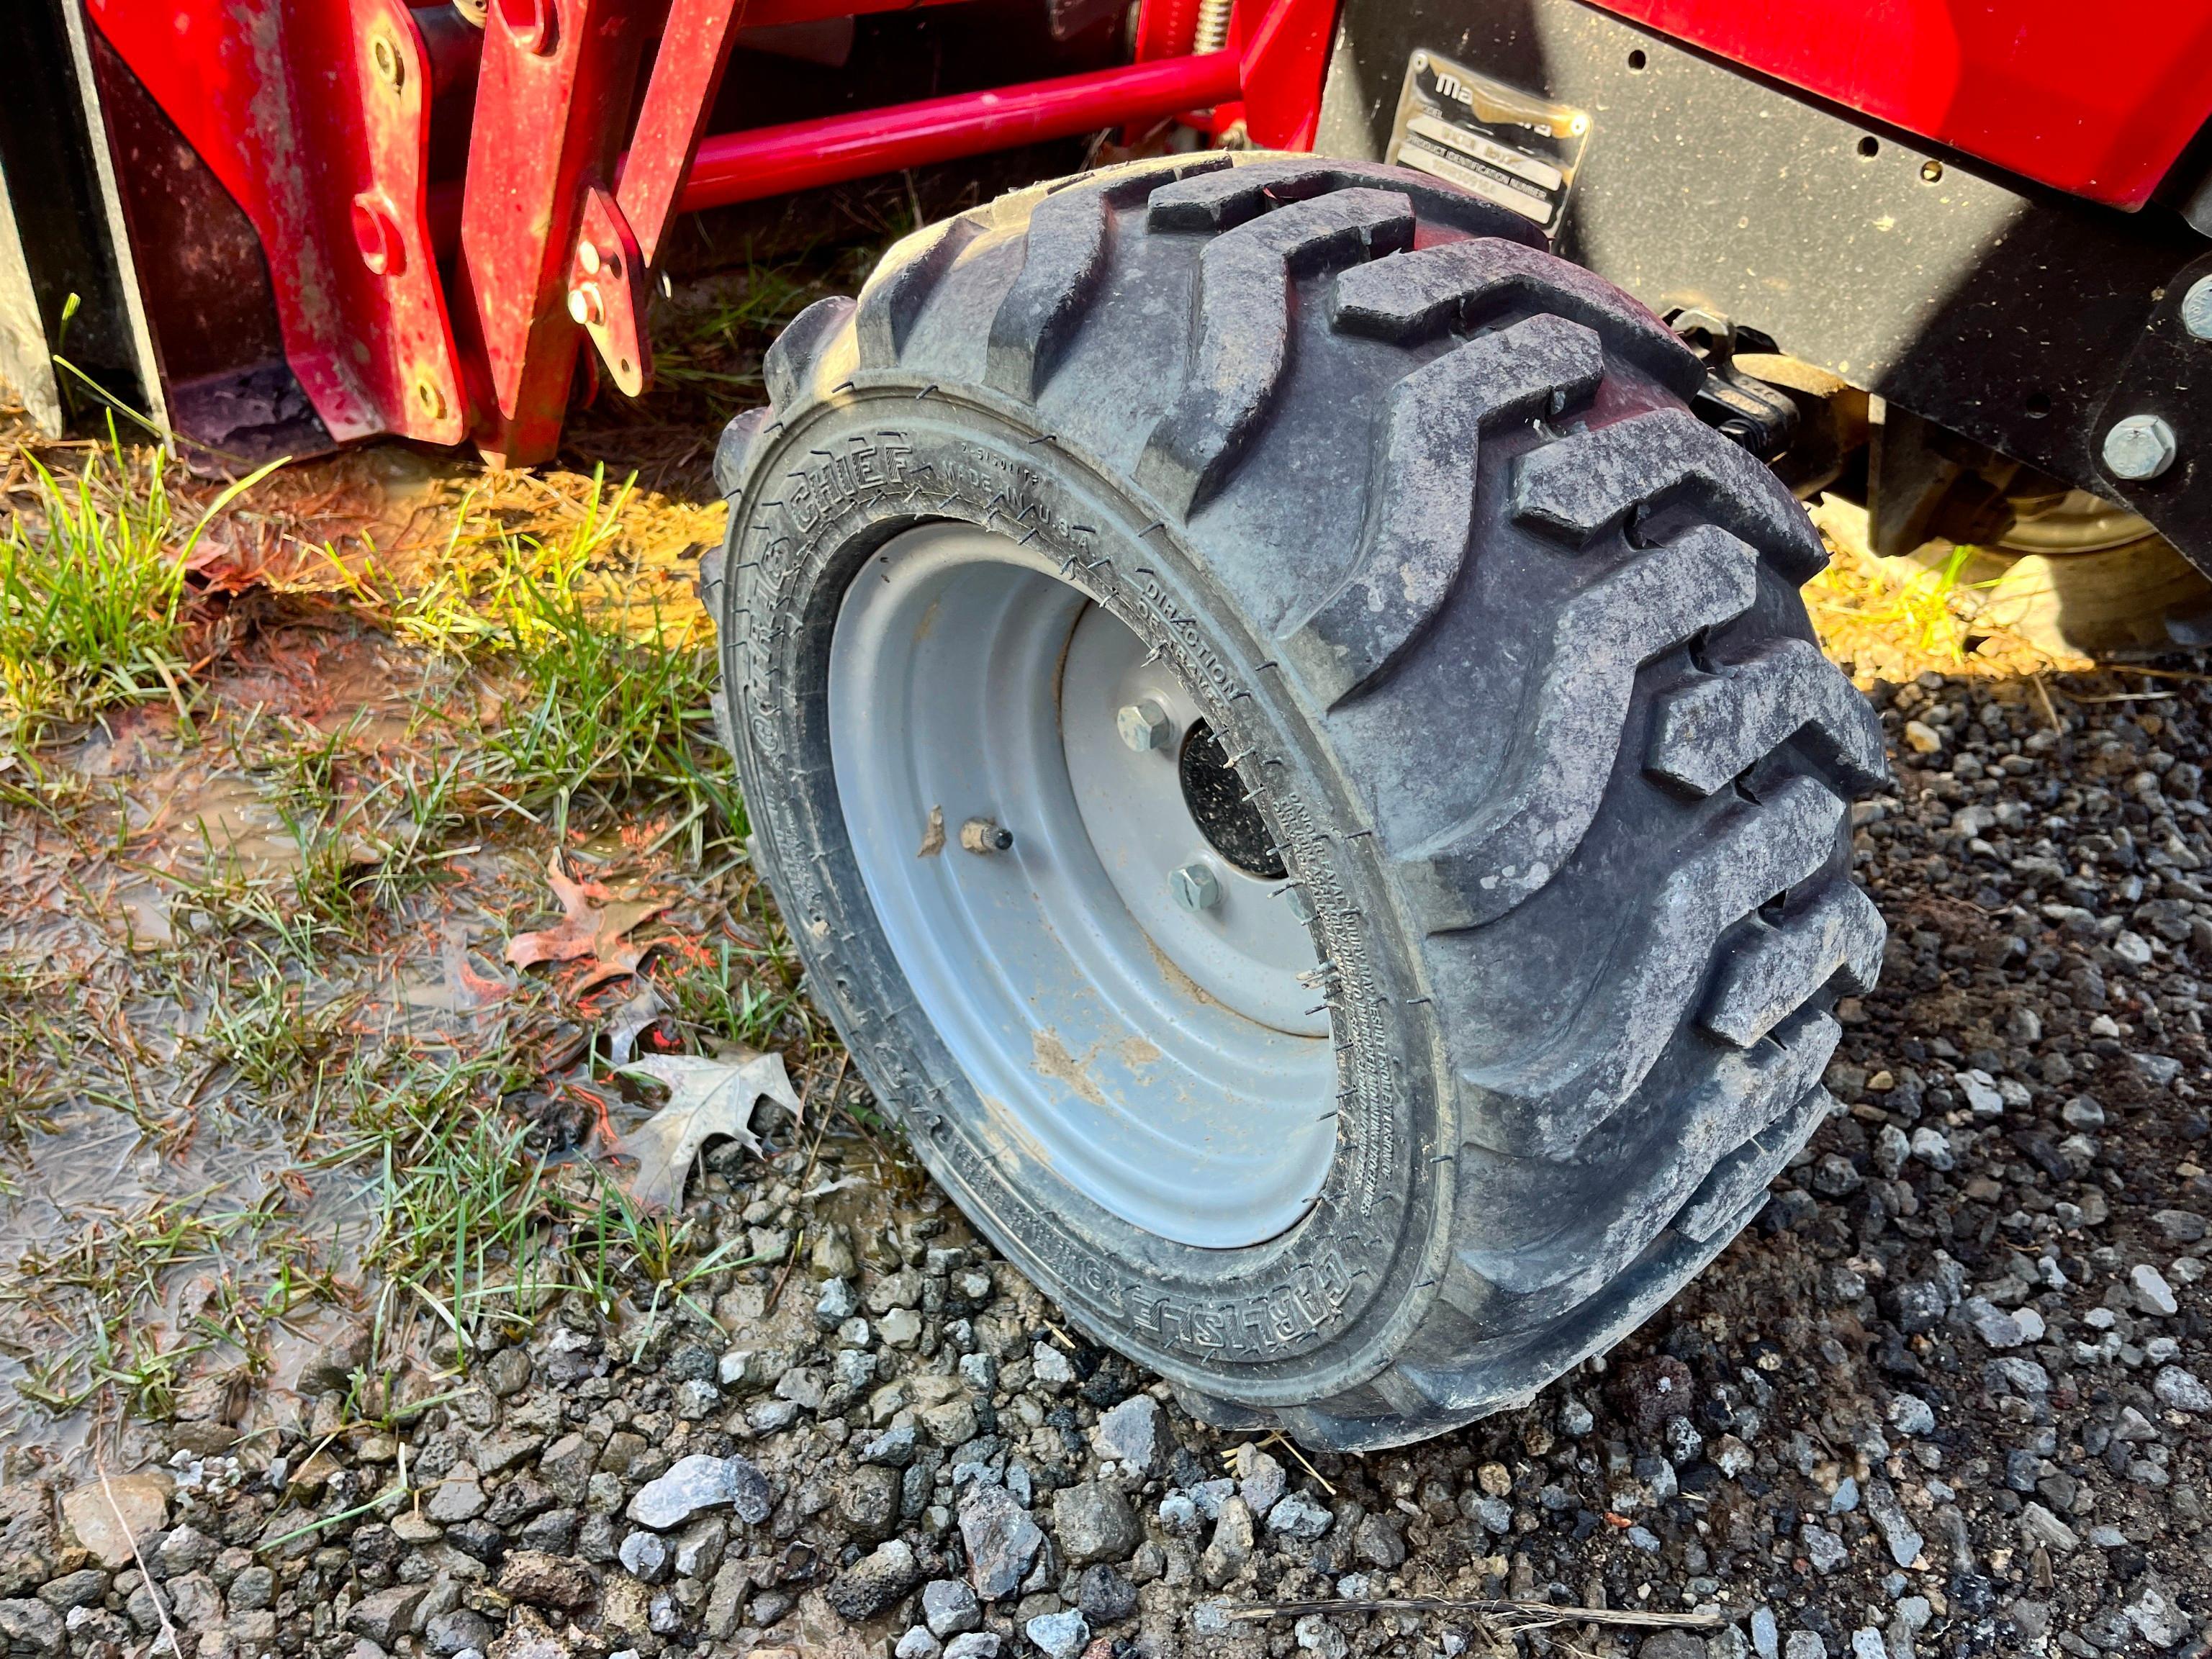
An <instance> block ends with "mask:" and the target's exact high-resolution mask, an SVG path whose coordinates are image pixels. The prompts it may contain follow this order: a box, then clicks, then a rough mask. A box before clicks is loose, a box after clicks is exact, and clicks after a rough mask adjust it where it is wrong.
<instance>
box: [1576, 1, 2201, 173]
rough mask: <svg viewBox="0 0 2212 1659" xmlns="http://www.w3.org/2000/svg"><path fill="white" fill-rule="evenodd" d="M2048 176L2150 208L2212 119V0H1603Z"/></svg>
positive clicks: (1915, 129)
mask: <svg viewBox="0 0 2212 1659" xmlns="http://www.w3.org/2000/svg"><path fill="white" fill-rule="evenodd" d="M1596 3H1598V4H1601V5H1602V6H1603V7H1604V8H1605V9H1607V10H1608V11H1611V12H1615V13H1618V14H1619V15H1621V16H1624V17H1630V18H1633V19H1635V20H1636V21H1638V22H1642V23H1646V24H1649V25H1650V27H1653V28H1655V29H1657V30H1659V31H1661V32H1662V33H1666V34H1670V35H1673V36H1674V37H1676V38H1677V39H1679V40H1686V41H1688V42H1689V43H1690V44H1691V45H1692V46H1702V47H1704V48H1705V50H1707V51H1709V52H1715V53H1717V54H1718V55H1720V56H1721V57H1723V58H1728V59H1729V60H1730V61H1731V62H1734V63H1737V64H1742V65H1743V66H1744V67H1746V68H1747V69H1753V70H1759V71H1760V72H1762V73H1764V74H1766V75H1771V76H1774V77H1776V78H1777V79H1778V80H1782V81H1786V82H1789V83H1790V85H1792V86H1795V87H1801V88H1804V89H1805V90H1806V91H1808V92H1811V93H1816V94H1819V95H1820V96H1821V97H1823V98H1828V99H1832V100H1834V101H1835V102H1837V103H1839V104H1842V105H1844V106H1847V107H1849V108H1851V109H1854V110H1857V111H1859V112H1861V113H1863V114H1865V115H1869V116H1871V117H1873V118H1875V119H1876V120H1879V121H1882V122H1886V123H1887V124H1889V125H1893V126H1897V127H1902V128H1903V129H1905V131H1908V132H1911V133H1914V134H1917V135H1918V136H1919V137H1923V138H1927V139H1930V140H1932V141H1934V142H1935V143H1938V144H1942V145H1944V146H1946V147H1948V148H1950V149H1957V150H1961V151H1963V152H1965V153H1966V155H1972V156H1976V157H1978V158H1979V159H1980V160H1982V161H1988V162H1990V163H1992V164H1994V165H1996V166H1997V167H2004V168H2006V169H2008V171H2010V172H2014V173H2021V174H2024V175H2025V176H2027V178H2030V179H2035V180H2037V181H2038V182H2039V183H2041V184H2045V185H2051V186H2053V187H2054V188H2056V189H2058V190H2063V191H2070V192H2072V193H2073V194H2075V195H2077V196H2087V197H2090V198H2091V199H2092V200H2093V201H2099V202H2107V203H2110V204H2112V205H2113V206H2115V207H2124V208H2136V207H2141V206H2142V204H2144V203H2145V202H2147V201H2148V200H2149V199H2150V193H2151V191H2153V190H2154V188H2155V187H2156V186H2157V185H2158V183H2159V181H2160V179H2162V178H2164V177H2165V176H2166V172H2167V170H2168V169H2169V168H2170V167H2172V165H2173V163H2174V161H2176V160H2177V159H2178V158H2179V156H2180V155H2181V152H2182V149H2183V147H2184V146H2185V145H2186V144H2187V143H2189V141H2190V140H2191V138H2193V137H2195V136H2196V135H2197V131H2198V130H2199V129H2200V128H2202V127H2203V125H2205V123H2206V121H2207V119H2208V118H2212V0H2110V3H2107V4H2105V5H2101V6H2098V7H2095V8H2093V9H2089V8H2084V7H2083V6H2081V5H2080V4H2078V3H2075V0H1788V3H1785V4H1779V5H1777V4H1764V5H1753V4H1748V3H1746V0H1596Z"/></svg>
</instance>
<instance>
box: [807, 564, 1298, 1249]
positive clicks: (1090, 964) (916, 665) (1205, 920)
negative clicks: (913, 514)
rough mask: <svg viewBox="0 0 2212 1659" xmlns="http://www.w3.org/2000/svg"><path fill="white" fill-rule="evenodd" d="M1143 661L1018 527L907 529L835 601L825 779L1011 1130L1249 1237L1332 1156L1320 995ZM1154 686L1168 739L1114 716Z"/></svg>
mask: <svg viewBox="0 0 2212 1659" xmlns="http://www.w3.org/2000/svg"><path fill="white" fill-rule="evenodd" d="M1145 658H1146V652H1145V650H1144V647H1142V646H1141V645H1140V644H1139V641H1138V640H1137V638H1136V636H1135V635H1133V634H1132V633H1131V632H1130V631H1129V630H1128V629H1127V628H1126V627H1125V626H1124V625H1123V624H1122V623H1121V622H1120V621H1119V620H1117V619H1116V618H1115V617H1113V616H1111V615H1110V614H1109V613H1108V612H1107V611H1104V610H1103V609H1102V608H1101V607H1099V606H1097V605H1094V604H1092V603H1091V601H1090V600H1089V599H1088V598H1087V597H1086V596H1085V594H1083V593H1082V592H1080V591H1079V590H1078V589H1077V588H1075V587H1073V586H1070V585H1069V584H1067V583H1066V582H1064V581H1062V580H1060V578H1059V576H1058V574H1056V572H1055V570H1054V567H1053V565H1052V564H1051V562H1049V561H1047V560H1045V559H1043V558H1042V557H1041V556H1035V555H1032V554H1030V552H1028V551H1026V550H1024V549H1022V548H1020V547H1018V545H1017V544H1014V543H1013V542H1012V541H1011V540H1010V539H1008V538H1003V537H999V536H994V535H990V534H987V533H986V532H980V531H976V530H973V529H969V528H967V527H965V526H950V525H932V526H925V527H923V528H921V529H918V530H913V531H908V532H905V533H904V534H902V535H901V536H899V537H897V538H895V539H894V540H892V541H891V542H890V543H889V544H886V545H885V546H884V548H883V549H882V550H880V551H879V552H878V553H877V554H876V555H875V556H873V557H872V558H871V559H870V561H869V562H868V563H867V564H866V566H865V567H864V568H862V570H861V571H860V574H859V575H858V576H857V577H856V578H855V579H854V582H853V585H852V586H851V587H850V588H849V589H848V591H847V593H846V596H845V599H844V601H843V604H842V607H841V609H840V611H839V614H838V618H837V624H836V633H835V635H833V636H832V639H831V643H830V656H829V737H830V758H831V763H832V768H833V770H834V772H835V775H836V783H837V793H838V799H839V801H840V804H841V805H842V810H843V812H844V817H845V827H846V830H847V833H848V836H850V839H851V843H852V847H853V852H854V858H855V860H856V861H857V862H858V864H859V866H860V877H861V881H862V884H864V885H865V887H866V890H867V893H868V897H869V899H870V901H871V902H872V904H873V906H874V908H875V912H876V915H877V918H878V921H879V922H880V923H881V925H882V927H883V931H884V937H885V939H886V942H887V943H888V945H889V946H890V952H891V954H892V956H893V957H894V958H895V959H896V962H897V963H898V965H899V968H900V969H901V970H902V973H903V974H904V975H905V977H906V980H907V983H908V986H909V987H911V989H912V991H913V993H914V996H915V1001H916V1002H917V1003H918V1004H919V1005H920V1006H921V1011H922V1012H924V1013H925V1014H926V1015H927V1017H928V1018H929V1020H930V1022H931V1024H932V1025H933V1027H934V1029H935V1030H936V1033H937V1035H938V1036H939V1039H940V1040H941V1041H942V1042H944V1043H945V1047H946V1048H948V1049H949V1050H950V1051H951V1056H952V1058H953V1060H955V1061H956V1062H957V1064H958V1065H959V1066H960V1068H961V1070H962V1071H963V1073H965V1075H966V1076H967V1078H968V1079H969V1082H970V1083H971V1084H972V1085H974V1087H975V1093H976V1095H977V1097H978V1098H979V1099H980V1101H981V1105H982V1108H983V1110H984V1112H985V1114H986V1115H987V1120H988V1121H989V1123H990V1125H991V1126H993V1127H994V1128H995V1130H996V1131H997V1132H998V1133H1002V1134H1003V1135H1004V1137H1005V1138H1006V1139H1005V1143H1004V1144H1005V1145H1006V1146H1008V1147H1009V1148H1010V1149H1011V1148H1018V1149H1020V1151H1021V1152H1023V1153H1024V1154H1026V1155H1027V1156H1028V1157H1029V1158H1032V1159H1035V1160H1037V1161H1041V1162H1042V1163H1043V1164H1046V1165H1047V1166H1048V1168H1050V1169H1051V1170H1053V1171H1054V1173H1055V1174H1056V1175H1058V1176H1060V1178H1061V1179H1063V1180H1064V1181H1066V1182H1067V1183H1068V1185H1069V1186H1070V1187H1072V1188H1074V1189H1075V1191H1076V1192H1078V1193H1079V1194H1081V1195H1082V1196H1083V1197H1085V1198H1086V1199H1088V1200H1091V1202H1092V1203H1094V1204H1096V1205H1097V1206H1099V1207H1100V1208H1102V1209H1103V1210H1105V1211H1107V1212H1110V1213H1111V1214H1113V1215H1115V1216H1118V1217H1120V1218H1121V1219H1123V1220H1124V1221H1127V1222H1128V1223H1130V1224H1131V1225H1134V1226H1137V1227H1139V1228H1142V1229H1143V1230H1145V1231H1147V1232H1151V1233H1154V1234H1157V1235H1158V1236H1160V1237H1164V1238H1166V1239H1170V1240H1172V1241H1174V1242H1176V1243H1182V1244H1188V1245H1194V1246H1198V1247H1200V1248H1210V1249H1231V1248H1235V1247H1237V1246H1243V1245H1250V1244H1256V1243H1261V1242H1263V1241H1265V1240H1267V1239H1269V1238H1273V1237H1276V1236H1278V1235H1279V1234H1280V1233H1282V1232H1283V1231H1285V1230H1286V1229H1287V1228H1289V1227H1290V1226H1291V1225H1292V1224H1294V1223H1295V1222H1296V1221H1297V1219H1298V1218H1300V1217H1301V1216H1303V1215H1304V1213H1305V1212H1306V1211H1307V1210H1308V1209H1309V1208H1310V1206H1311V1205H1312V1203H1313V1201H1314V1199H1315V1197H1316V1194H1318V1193H1319V1192H1320V1190H1321V1188H1322V1182H1323V1181H1324V1180H1325V1179H1326V1177H1327V1176H1328V1169H1329V1164H1330V1161H1331V1158H1332V1157H1333V1156H1334V1150H1335V1145H1336V1134H1335V1125H1334V1111H1333V1109H1332V1105H1331V1102H1332V1099H1333V1097H1334V1091H1335V1066H1334V1050H1333V1047H1332V1044H1331V1042H1330V1040H1329V1035H1328V1032H1329V1027H1328V1019H1327V1010H1326V1008H1325V1007H1322V1006H1319V1005H1320V1004H1321V1002H1322V994H1321V993H1320V992H1319V991H1317V990H1316V989H1314V988H1313V981H1314V979H1315V978H1316V973H1315V969H1316V963H1315V958H1314V952H1313V945H1312V942H1311V939H1310V936H1309V935H1308V933H1306V930H1305V928H1304V925H1303V924H1302V923H1301V922H1300V921H1299V920H1298V919H1297V915H1295V914H1294V913H1293V908H1292V907H1293V905H1294V903H1295V902H1296V900H1295V897H1294V896H1293V895H1292V893H1291V890H1289V888H1288V885H1287V884H1286V883H1285V882H1284V881H1282V880H1280V879H1269V878H1267V877H1266V876H1264V875H1255V874H1252V873H1249V872H1247V871H1246V870H1244V869H1242V868H1239V867H1238V866H1237V864H1236V863H1234V862H1232V861H1231V858H1230V857H1229V856H1226V855H1225V854H1223V853H1222V852H1221V851H1220V850H1219V848H1218V847H1217V846H1216V845H1214V844H1212V843H1211V842H1209V841H1208V839H1207V832H1206V830H1204V829H1201V828H1200V824H1199V823H1198V822H1197V820H1195V819H1194V817H1192V814H1191V809H1190V808H1189V807H1188V805H1186V804H1185V789H1184V785H1183V782H1182V772H1181V769H1180V766H1179V761H1178V757H1179V756H1180V755H1181V753H1182V745H1184V744H1187V743H1188V742H1189V741H1192V740H1193V738H1192V735H1191V728H1192V726H1193V725H1194V722H1195V721H1197V720H1200V718H1202V711H1201V710H1200V707H1199V705H1198V704H1197V702H1195V700H1194V699H1193V698H1192V697H1191V696H1190V695H1189V693H1188V691H1187V690H1185V688H1184V687H1183V686H1182V684H1181V683H1180V682H1179V681H1178V680H1177V679H1176V678H1175V676H1174V675H1173V674H1172V673H1171V672H1170V671H1169V670H1168V668H1167V666H1166V665H1165V663H1164V662H1161V661H1152V662H1147V661H1146V660H1145ZM1146 702H1149V703H1151V704H1152V705H1154V707H1153V708H1152V710H1150V711H1148V712H1151V713H1157V714H1159V715H1161V716H1163V717H1164V720H1165V722H1166V725H1167V727H1168V728H1169V738H1168V740H1167V741H1165V742H1163V743H1160V744H1156V745H1155V746H1154V747H1152V748H1151V749H1140V748H1138V747H1135V746H1133V743H1134V739H1132V738H1125V736H1124V735H1123V733H1122V732H1121V729H1120V726H1119V725H1117V715H1119V714H1121V711H1123V710H1125V709H1128V708H1133V707H1135V706H1137V705H1139V704H1140V703H1146ZM1148 735H1152V732H1149V731H1148ZM1202 735H1203V734H1202V733H1201V734H1199V736H1200V738H1202ZM969 826H973V827H972V828H971V827H969ZM994 828H995V829H1003V830H1004V831H1006V834H1007V835H1008V836H1010V837H1011V842H1010V844H1009V845H1006V847H1004V848H1002V849H1001V848H994V845H993V842H994V836H992V835H991V834H990V829H994ZM963 831H964V833H963ZM963 842H964V843H966V844H963ZM979 848H980V849H981V850H976V849H979ZM1193 866H1202V867H1203V868H1204V869H1205V871H1206V872H1207V873H1209V874H1210V876H1211V878H1212V885H1211V888H1210V889H1208V887H1207V885H1206V881H1205V879H1204V878H1203V877H1194V878H1192V879H1191V880H1188V881H1186V880H1183V879H1182V878H1179V877H1178V876H1177V874H1176V872H1188V871H1190V870H1191V869H1192V868H1193ZM1179 892H1180V893H1181V898H1180V899H1179V897H1178V894H1179ZM1194 895H1195V896H1204V897H1210V899H1211V902H1208V903H1206V904H1205V905H1204V907H1203V908H1190V901H1191V900H1192V898H1193V897H1194Z"/></svg>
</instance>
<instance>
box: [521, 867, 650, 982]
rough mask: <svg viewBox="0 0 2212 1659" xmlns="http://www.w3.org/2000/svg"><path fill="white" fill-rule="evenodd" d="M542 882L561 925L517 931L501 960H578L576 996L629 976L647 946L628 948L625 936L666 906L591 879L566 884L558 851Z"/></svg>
mask: <svg viewBox="0 0 2212 1659" xmlns="http://www.w3.org/2000/svg"><path fill="white" fill-rule="evenodd" d="M545 878H546V880H547V881H548V882H549V883H550V884H551V885H552V888H553V896H554V897H556V899H558V900H560V901H561V909H562V917H561V921H560V922H559V923H558V924H557V925H556V926H555V927H546V928H541V929H538V930H537V931H535V932H532V933H517V934H516V935H515V936H514V937H513V939H509V940H508V941H507V961H508V962H509V963H512V964H513V966H515V967H517V968H530V967H534V966H535V965H536V964H538V963H541V962H582V963H585V964H586V968H585V974H584V977H583V978H582V979H581V980H580V981H578V983H577V984H576V986H575V987H574V988H575V990H576V991H577V992H578V993H579V994H580V993H582V992H585V991H588V990H590V989H591V988H592V987H593V986H594V985H600V984H604V983H605V981H608V980H611V979H617V978H619V977H620V976H621V975H624V974H634V973H635V972H636V971H637V970H638V968H639V966H640V965H641V963H643V962H644V961H645V957H646V952H647V951H650V950H651V949H652V948H653V947H652V945H637V944H633V943H632V942H631V941H630V939H629V937H628V936H629V932H630V930H631V929H632V928H634V927H637V926H638V925H639V924H641V923H642V922H647V921H651V920H652V919H653V917H655V916H657V915H659V914H660V913H661V912H662V911H663V910H665V909H666V908H668V906H667V905H666V904H665V902H662V901H660V900H659V899H640V898H631V897H628V896H624V895H622V894H618V893H617V892H615V891H614V890H612V889H611V888H609V887H606V886H604V885H602V884H600V883H599V882H596V881H571V880H570V879H569V878H568V877H567V876H566V875H565V874H563V873H562V869H561V854H559V852H558V851H556V852H555V853H554V854H553V856H552V858H551V859H550V860H549V861H548V862H547V864H546V866H545Z"/></svg>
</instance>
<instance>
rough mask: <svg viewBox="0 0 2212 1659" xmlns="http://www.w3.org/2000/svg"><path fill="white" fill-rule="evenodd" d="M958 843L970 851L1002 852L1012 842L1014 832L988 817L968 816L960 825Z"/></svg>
mask: <svg viewBox="0 0 2212 1659" xmlns="http://www.w3.org/2000/svg"><path fill="white" fill-rule="evenodd" d="M960 844H961V846H963V847H964V848H967V849H968V850H969V852H971V853H1003V852H1005V851H1006V849H1007V848H1010V847H1012V845H1013V844H1014V832H1013V831H1012V830H1011V829H1003V828H1001V827H1000V825H998V824H995V823H992V822H991V820H990V819H988V818H970V819H969V820H968V822H967V823H963V824H962V825H961V826H960Z"/></svg>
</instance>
